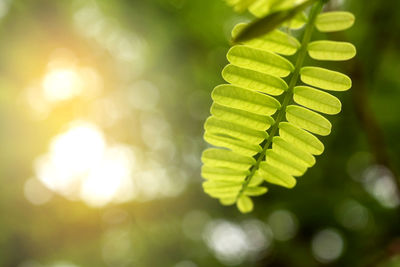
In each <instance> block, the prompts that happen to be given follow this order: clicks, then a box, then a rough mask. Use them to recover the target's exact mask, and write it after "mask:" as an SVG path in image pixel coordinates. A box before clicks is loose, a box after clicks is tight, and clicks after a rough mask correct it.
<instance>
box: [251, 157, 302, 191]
mask: <svg viewBox="0 0 400 267" xmlns="http://www.w3.org/2000/svg"><path fill="white" fill-rule="evenodd" d="M258 171H259V172H261V175H262V176H263V177H264V179H265V181H267V182H269V183H271V184H276V185H280V186H283V187H286V188H293V187H294V186H295V185H296V179H294V178H293V176H291V175H289V174H287V173H286V172H285V171H283V170H281V169H279V168H277V167H275V166H272V165H271V164H269V163H266V162H262V163H261V164H260V169H259V170H258Z"/></svg>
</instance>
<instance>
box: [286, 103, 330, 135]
mask: <svg viewBox="0 0 400 267" xmlns="http://www.w3.org/2000/svg"><path fill="white" fill-rule="evenodd" d="M286 119H287V120H288V121H289V122H291V123H293V124H294V125H296V126H298V127H300V128H302V129H304V130H307V131H309V132H312V133H315V134H319V135H328V134H330V133H331V128H332V125H331V123H330V122H329V121H328V120H327V119H325V118H324V117H322V116H321V115H319V114H318V113H315V112H314V111H311V110H308V109H305V108H303V107H299V106H296V105H290V106H287V107H286Z"/></svg>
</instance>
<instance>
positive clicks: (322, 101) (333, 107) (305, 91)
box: [294, 86, 342, 115]
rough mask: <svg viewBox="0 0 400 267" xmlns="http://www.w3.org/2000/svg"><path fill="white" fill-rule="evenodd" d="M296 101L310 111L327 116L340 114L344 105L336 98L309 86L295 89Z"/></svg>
mask: <svg viewBox="0 0 400 267" xmlns="http://www.w3.org/2000/svg"><path fill="white" fill-rule="evenodd" d="M294 101H295V102H296V103H297V104H299V105H302V106H305V107H307V108H309V109H313V110H315V111H319V112H322V113H325V114H331V115H334V114H338V113H339V112H340V110H341V108H342V104H341V103H340V101H339V99H337V98H336V97H334V96H332V95H330V94H328V93H326V92H322V91H320V90H317V89H314V88H311V87H308V86H296V87H295V88H294Z"/></svg>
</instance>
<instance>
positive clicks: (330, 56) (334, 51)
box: [307, 41, 356, 61]
mask: <svg viewBox="0 0 400 267" xmlns="http://www.w3.org/2000/svg"><path fill="white" fill-rule="evenodd" d="M307 49H308V54H309V55H310V57H312V58H313V59H317V60H331V61H342V60H349V59H352V58H353V57H354V56H355V55H356V48H355V46H354V45H352V44H351V43H347V42H335V41H315V42H312V43H309V44H308V47H307Z"/></svg>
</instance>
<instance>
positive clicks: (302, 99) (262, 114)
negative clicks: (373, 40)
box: [202, 0, 356, 212]
mask: <svg viewBox="0 0 400 267" xmlns="http://www.w3.org/2000/svg"><path fill="white" fill-rule="evenodd" d="M305 2H307V1H303V3H305ZM324 2H325V1H324V0H315V4H314V5H313V7H312V9H311V11H310V14H309V18H308V19H307V22H306V27H305V30H304V34H303V38H302V42H301V43H300V42H299V41H298V40H297V39H296V38H295V37H293V36H291V35H290V34H289V33H286V32H284V31H280V30H277V29H274V30H272V31H270V32H268V33H267V34H262V35H260V36H258V37H257V38H254V39H249V40H246V41H244V42H242V43H241V44H238V45H235V46H233V47H232V48H231V49H230V50H229V51H228V53H227V58H228V61H229V64H228V65H227V66H226V67H225V68H224V69H223V71H222V76H223V78H224V79H225V81H226V82H227V83H228V84H223V85H219V86H217V87H215V88H214V90H213V92H212V99H213V101H214V103H213V105H212V106H211V110H210V111H211V117H209V118H208V119H207V120H206V122H205V125H204V129H205V133H204V139H205V140H206V141H207V142H208V143H209V144H211V145H213V146H215V148H208V149H206V150H205V151H204V152H203V155H202V162H203V167H202V176H203V178H204V179H205V182H204V183H203V188H204V191H205V192H206V193H207V194H209V195H210V196H211V197H213V198H218V199H219V200H220V202H221V204H223V205H233V204H235V203H236V206H237V208H238V209H239V210H240V211H241V212H250V211H251V210H252V209H253V206H254V205H253V201H252V199H251V198H250V197H255V196H261V195H263V194H265V193H267V191H268V189H267V187H265V186H263V185H262V184H263V182H267V183H269V184H274V185H279V186H282V187H285V188H293V187H294V186H295V185H296V183H297V180H296V177H300V176H302V175H304V174H305V173H306V171H307V169H308V168H310V167H312V166H314V164H315V162H316V160H315V156H318V155H320V154H322V153H323V151H324V149H325V148H324V145H323V143H322V142H321V141H320V140H319V139H318V138H317V137H316V135H319V136H326V135H329V134H330V132H331V128H332V125H331V123H330V122H329V120H328V118H326V117H325V116H326V115H334V114H338V113H339V112H340V110H341V103H340V100H339V99H338V98H336V97H335V96H332V95H331V94H329V93H328V92H326V91H346V90H348V89H350V87H351V85H352V84H351V80H350V78H349V77H348V76H346V75H345V74H342V73H340V72H337V71H333V70H328V69H325V68H322V67H316V66H303V65H304V64H303V63H304V60H305V58H306V57H307V56H309V57H311V58H313V59H316V60H319V61H343V60H349V59H351V58H353V57H354V56H355V54H356V49H355V47H354V46H353V45H352V44H350V43H345V42H337V41H329V40H316V41H312V42H311V37H312V32H313V28H314V27H316V28H317V29H318V30H320V31H322V32H330V31H338V30H343V29H347V28H349V27H350V26H351V25H353V23H354V16H353V15H352V14H351V13H348V12H329V13H323V14H319V13H320V12H321V10H322V7H323V3H324ZM230 3H231V4H234V5H235V6H237V8H239V7H240V9H244V8H247V9H250V10H252V9H253V8H254V7H255V6H257V5H261V3H268V4H267V5H266V8H264V9H263V12H271V10H276V9H280V8H282V9H284V8H286V9H287V8H289V7H290V6H291V5H293V4H294V3H295V1H293V0H285V1H278V0H270V1H269V2H266V0H254V1H246V0H245V1H244V2H242V1H241V0H230ZM246 27H248V25H246V24H238V25H237V26H236V27H235V28H234V29H233V31H232V36H233V37H235V36H237V34H238V33H240V32H241V31H242V30H243V29H244V28H246ZM285 56H293V57H292V58H295V61H294V62H291V61H289V60H288V59H286V58H285ZM278 99H279V101H278ZM325 114H326V115H325Z"/></svg>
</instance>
